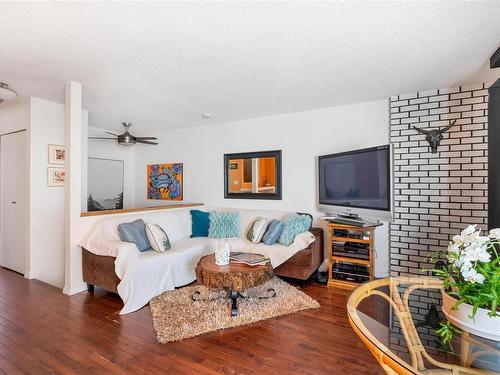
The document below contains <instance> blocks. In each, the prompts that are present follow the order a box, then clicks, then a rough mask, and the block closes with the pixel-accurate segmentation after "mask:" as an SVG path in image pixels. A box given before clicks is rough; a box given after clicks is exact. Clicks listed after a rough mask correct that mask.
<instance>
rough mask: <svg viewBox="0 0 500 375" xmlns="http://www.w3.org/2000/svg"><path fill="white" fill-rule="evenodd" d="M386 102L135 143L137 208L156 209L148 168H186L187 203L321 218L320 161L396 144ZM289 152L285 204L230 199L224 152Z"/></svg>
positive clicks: (382, 242) (383, 244) (384, 263)
mask: <svg viewBox="0 0 500 375" xmlns="http://www.w3.org/2000/svg"><path fill="white" fill-rule="evenodd" d="M388 108H389V105H388V101H387V100H381V101H375V102H369V103H361V104H353V105H345V106H338V107H331V108H324V109H317V110H311V111H304V112H296V113H289V114H284V115H279V116H272V117H263V118H256V119H250V120H243V121H236V122H229V123H223V124H218V125H212V126H206V127H197V128H189V129H179V130H172V131H166V132H161V133H156V134H153V135H154V136H156V137H158V139H159V143H160V145H159V146H147V145H136V146H135V151H136V156H135V161H136V206H137V207H142V206H148V205H157V204H159V203H161V201H148V200H147V199H146V187H145V185H146V166H147V164H150V163H159V162H181V163H184V199H185V200H186V201H189V202H201V203H204V204H206V205H208V206H225V207H242V208H263V209H271V210H273V209H274V210H287V211H301V212H310V213H311V214H313V215H315V216H320V215H321V213H320V212H318V207H317V204H316V201H317V194H316V189H317V159H316V158H317V156H318V155H321V154H326V153H333V152H339V151H343V150H351V149H357V148H363V147H370V146H377V145H381V144H388V143H389V109H388ZM266 150H283V155H282V157H283V160H282V167H283V170H282V177H283V182H282V186H283V199H282V200H279V201H267V200H253V199H252V200H239V199H238V200H235V199H224V175H223V155H224V154H225V153H232V152H245V151H266ZM376 247H377V249H376V250H377V251H378V253H379V254H381V255H380V256H379V257H378V258H377V260H376V269H377V273H378V275H386V274H388V263H389V260H388V231H387V225H385V226H384V227H382V228H380V229H378V230H377V238H376Z"/></svg>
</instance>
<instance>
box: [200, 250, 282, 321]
mask: <svg viewBox="0 0 500 375" xmlns="http://www.w3.org/2000/svg"><path fill="white" fill-rule="evenodd" d="M273 277H274V273H273V267H272V266H271V262H267V263H266V264H265V265H259V266H248V265H246V264H241V263H229V264H228V265H225V266H218V265H217V264H215V256H214V254H212V255H207V256H204V257H203V258H201V259H200V261H199V262H198V265H197V266H196V279H197V281H198V283H199V284H202V285H204V286H206V287H207V288H211V289H224V290H226V291H228V294H227V296H229V297H231V301H232V304H231V316H236V315H238V307H237V300H238V298H239V297H242V298H247V297H246V296H245V295H243V294H241V292H242V291H244V290H247V289H250V288H253V287H256V286H258V285H262V284H264V283H265V282H267V281H268V280H271V279H272V278H273ZM267 292H268V295H267V296H262V297H258V298H270V297H274V296H275V295H276V293H275V291H274V289H269V290H268V291H267ZM198 297H199V293H198V292H195V293H194V294H193V300H197V298H198Z"/></svg>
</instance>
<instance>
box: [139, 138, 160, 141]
mask: <svg viewBox="0 0 500 375" xmlns="http://www.w3.org/2000/svg"><path fill="white" fill-rule="evenodd" d="M135 139H136V140H137V139H141V140H143V141H156V140H157V139H158V138H156V137H135Z"/></svg>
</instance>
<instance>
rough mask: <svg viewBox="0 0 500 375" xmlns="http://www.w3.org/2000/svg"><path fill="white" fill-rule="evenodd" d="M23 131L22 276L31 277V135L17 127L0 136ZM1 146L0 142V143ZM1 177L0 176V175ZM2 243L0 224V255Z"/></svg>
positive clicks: (27, 130)
mask: <svg viewBox="0 0 500 375" xmlns="http://www.w3.org/2000/svg"><path fill="white" fill-rule="evenodd" d="M22 132H24V134H25V143H26V176H25V177H26V197H25V199H26V214H25V215H24V217H25V226H26V238H25V242H26V244H25V247H26V254H25V264H24V268H25V271H24V277H25V278H26V279H32V278H33V276H32V275H31V272H30V270H31V257H30V255H31V251H30V250H31V249H30V245H31V241H30V234H31V231H30V191H31V183H30V169H31V151H30V150H31V137H30V131H29V129H19V130H15V131H11V132H7V133H2V134H0V138H1V137H3V136H6V135H11V134H16V133H22ZM0 147H1V144H0ZM0 178H1V177H0ZM1 188H2V187H1V184H0V190H1ZM1 210H2V207H1V201H0V212H1ZM0 220H1V216H0ZM2 243H3V233H2V226H1V225H0V256H1V254H3V249H2Z"/></svg>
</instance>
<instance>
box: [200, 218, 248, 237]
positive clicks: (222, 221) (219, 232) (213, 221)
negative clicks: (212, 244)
mask: <svg viewBox="0 0 500 375" xmlns="http://www.w3.org/2000/svg"><path fill="white" fill-rule="evenodd" d="M239 236H240V213H239V212H236V211H227V212H223V211H212V212H210V227H209V228H208V237H211V238H232V237H239Z"/></svg>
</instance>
